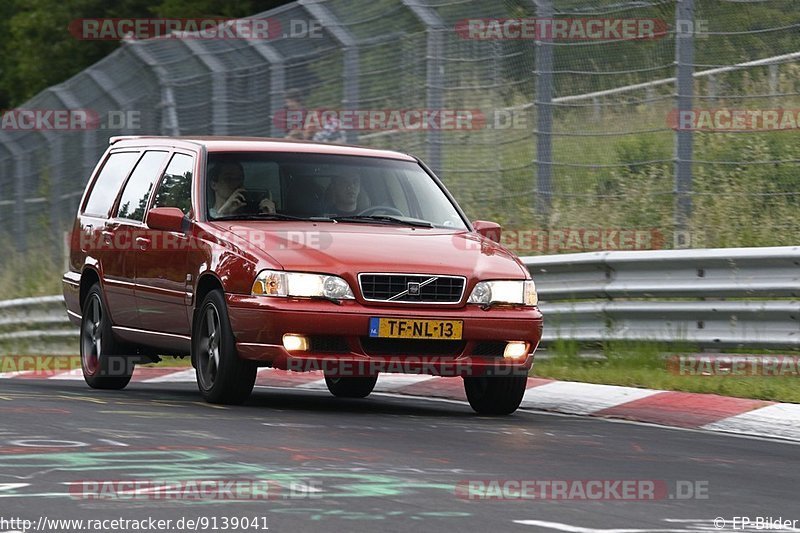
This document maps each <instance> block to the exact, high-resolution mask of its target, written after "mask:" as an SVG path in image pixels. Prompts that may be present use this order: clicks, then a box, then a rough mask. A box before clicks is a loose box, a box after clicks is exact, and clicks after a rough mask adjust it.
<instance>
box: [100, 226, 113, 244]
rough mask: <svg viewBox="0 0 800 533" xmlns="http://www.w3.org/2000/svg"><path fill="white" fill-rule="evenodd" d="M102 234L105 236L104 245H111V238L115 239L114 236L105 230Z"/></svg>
mask: <svg viewBox="0 0 800 533" xmlns="http://www.w3.org/2000/svg"><path fill="white" fill-rule="evenodd" d="M101 233H102V235H103V243H104V244H111V238H112V237H113V234H112V233H111V232H110V231H108V230H107V229H104V230H103V231H102V232H101Z"/></svg>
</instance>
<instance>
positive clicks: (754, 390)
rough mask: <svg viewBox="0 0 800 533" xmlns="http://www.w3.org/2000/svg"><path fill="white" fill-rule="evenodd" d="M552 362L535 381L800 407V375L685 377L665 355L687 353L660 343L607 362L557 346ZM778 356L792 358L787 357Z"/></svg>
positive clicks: (619, 352) (609, 354)
mask: <svg viewBox="0 0 800 533" xmlns="http://www.w3.org/2000/svg"><path fill="white" fill-rule="evenodd" d="M550 351H553V352H555V353H554V356H553V357H552V358H551V359H542V360H539V361H537V362H536V363H535V364H534V368H533V375H534V376H535V377H541V378H550V379H558V380H563V381H581V382H586V383H600V384H605V385H621V386H627V387H640V388H648V389H663V390H674V391H685V392H698V393H711V394H720V395H723V396H733V397H737V398H753V399H759V400H772V401H776V402H790V403H800V376H798V375H796V374H795V375H776V376H745V375H682V374H680V373H679V371H676V370H673V369H670V368H669V367H668V365H667V360H666V358H665V354H666V355H669V354H679V353H686V350H683V349H673V350H669V349H668V348H665V347H664V346H663V345H657V344H613V345H608V346H604V347H603V354H604V355H605V360H587V359H585V358H582V357H580V356H579V355H578V350H577V349H576V347H575V346H574V345H573V344H571V343H561V344H560V345H559V344H557V345H555V346H554V347H553V348H552V350H550ZM773 355H785V356H786V355H792V356H794V357H797V354H788V353H786V352H783V353H781V354H773Z"/></svg>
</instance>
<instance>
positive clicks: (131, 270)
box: [103, 150, 169, 328]
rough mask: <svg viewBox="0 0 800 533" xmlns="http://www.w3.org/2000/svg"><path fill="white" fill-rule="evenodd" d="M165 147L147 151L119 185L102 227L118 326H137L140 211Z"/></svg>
mask: <svg viewBox="0 0 800 533" xmlns="http://www.w3.org/2000/svg"><path fill="white" fill-rule="evenodd" d="M168 155H169V152H168V151H167V150H147V151H145V152H143V153H142V155H141V157H140V158H139V160H138V161H137V162H136V166H135V167H134V169H133V172H131V174H130V176H129V177H128V179H127V180H126V182H125V184H124V185H123V188H122V192H121V194H120V195H119V198H118V199H117V201H116V203H115V207H114V216H113V217H111V218H110V219H108V221H107V222H106V223H105V226H104V228H103V239H104V242H105V243H106V244H108V243H110V245H111V252H109V253H108V254H106V259H105V263H104V265H105V266H106V267H107V268H110V269H111V270H110V271H109V270H106V279H107V280H110V281H111V283H110V287H112V288H111V289H109V294H112V293H113V294H114V296H113V298H114V300H115V303H116V309H117V317H118V320H116V321H115V323H116V324H117V325H119V326H127V327H134V328H135V327H140V323H139V320H138V313H137V311H136V295H135V273H136V256H137V255H138V253H139V252H140V251H141V250H140V247H141V235H142V234H143V233H144V231H143V230H144V213H145V210H146V209H147V203H148V202H149V200H150V194H151V193H152V191H153V184H154V183H155V181H156V179H157V178H158V175H159V173H160V171H161V169H162V168H163V166H164V164H165V163H166V159H167V156H168Z"/></svg>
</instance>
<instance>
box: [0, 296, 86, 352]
mask: <svg viewBox="0 0 800 533" xmlns="http://www.w3.org/2000/svg"><path fill="white" fill-rule="evenodd" d="M78 338H79V336H78V328H76V327H75V326H73V325H72V323H71V322H70V321H69V319H68V318H67V311H66V307H65V305H64V298H63V297H62V296H60V295H59V296H40V297H37V298H20V299H17V300H5V301H0V354H2V353H7V354H20V353H26V354H29V353H36V354H76V353H78V351H79V350H78Z"/></svg>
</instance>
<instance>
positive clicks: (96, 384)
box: [81, 283, 134, 390]
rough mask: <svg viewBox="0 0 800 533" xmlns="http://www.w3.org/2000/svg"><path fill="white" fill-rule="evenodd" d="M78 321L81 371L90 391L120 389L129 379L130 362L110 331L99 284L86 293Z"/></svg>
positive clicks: (130, 374)
mask: <svg viewBox="0 0 800 533" xmlns="http://www.w3.org/2000/svg"><path fill="white" fill-rule="evenodd" d="M82 311H83V316H82V318H81V369H82V370H83V379H85V380H86V383H87V384H88V385H89V386H90V387H92V388H93V389H111V390H119V389H124V388H125V387H126V386H127V385H128V383H130V381H131V377H132V376H133V367H134V359H133V358H132V357H130V356H127V355H125V354H123V353H122V351H121V349H120V348H121V345H120V344H119V343H118V342H117V341H116V339H114V335H113V333H112V331H111V317H110V316H109V314H108V311H107V309H106V306H105V304H104V303H103V293H102V290H101V289H100V284H99V283H95V284H94V285H92V287H91V288H90V289H89V293H88V294H87V295H86V300H84V302H83V310H82Z"/></svg>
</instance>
